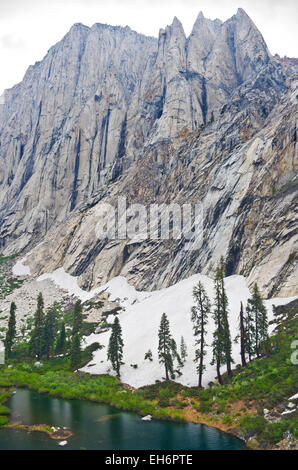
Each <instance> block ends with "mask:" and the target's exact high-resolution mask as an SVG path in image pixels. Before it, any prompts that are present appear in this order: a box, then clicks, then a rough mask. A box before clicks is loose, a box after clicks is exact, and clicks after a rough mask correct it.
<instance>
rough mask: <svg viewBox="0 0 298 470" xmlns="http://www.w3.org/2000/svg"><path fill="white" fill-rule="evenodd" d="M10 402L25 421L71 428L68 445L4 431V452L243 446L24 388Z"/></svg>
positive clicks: (0, 433)
mask: <svg viewBox="0 0 298 470" xmlns="http://www.w3.org/2000/svg"><path fill="white" fill-rule="evenodd" d="M8 406H9V408H10V409H11V411H12V413H13V414H14V415H20V416H21V417H22V419H23V421H24V423H25V424H48V425H50V426H60V427H63V426H67V427H69V428H70V429H71V431H72V432H73V433H74V436H73V437H71V438H70V439H69V440H68V443H67V445H66V446H65V447H60V446H59V445H58V442H57V441H54V440H52V439H50V438H49V437H48V436H47V435H45V434H43V433H39V432H26V431H21V430H12V429H1V430H0V450H23V449H26V450H50V449H53V450H57V449H61V450H67V449H68V450H70V449H72V450H74V449H82V450H84V449H88V450H100V449H102V450H132V449H135V450H206V449H208V450H243V449H244V448H245V445H244V443H243V442H242V441H240V440H239V439H236V438H234V437H233V436H230V435H228V434H226V433H223V432H221V431H218V430H217V429H214V428H210V427H208V426H204V425H200V424H192V423H186V424H185V423H174V422H168V421H158V420H152V421H151V422H146V421H142V420H141V417H140V416H138V415H136V414H134V413H129V412H124V411H119V410H117V409H115V408H112V407H110V406H108V405H102V404H97V403H92V402H87V401H79V400H63V399H56V398H51V397H49V396H47V395H40V394H38V393H35V392H31V391H29V390H23V389H19V390H17V392H16V393H15V394H14V395H13V396H12V397H11V398H10V400H9V402H8Z"/></svg>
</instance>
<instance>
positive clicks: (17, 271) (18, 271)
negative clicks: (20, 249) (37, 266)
mask: <svg viewBox="0 0 298 470" xmlns="http://www.w3.org/2000/svg"><path fill="white" fill-rule="evenodd" d="M29 254H30V253H28V254H27V255H26V256H25V257H24V258H22V259H21V260H19V261H17V262H16V264H15V265H14V266H13V268H12V273H13V275H14V276H30V274H31V271H30V267H29V266H25V265H24V263H25V261H26V260H27V258H28V256H29Z"/></svg>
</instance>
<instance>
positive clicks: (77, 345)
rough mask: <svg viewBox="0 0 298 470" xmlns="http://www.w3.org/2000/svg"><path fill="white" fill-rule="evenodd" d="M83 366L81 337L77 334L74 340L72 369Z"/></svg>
mask: <svg viewBox="0 0 298 470" xmlns="http://www.w3.org/2000/svg"><path fill="white" fill-rule="evenodd" d="M80 364H81V337H80V335H79V334H78V333H77V334H75V335H74V337H73V338H72V343H71V353H70V367H71V368H72V369H77V368H78V367H79V366H80Z"/></svg>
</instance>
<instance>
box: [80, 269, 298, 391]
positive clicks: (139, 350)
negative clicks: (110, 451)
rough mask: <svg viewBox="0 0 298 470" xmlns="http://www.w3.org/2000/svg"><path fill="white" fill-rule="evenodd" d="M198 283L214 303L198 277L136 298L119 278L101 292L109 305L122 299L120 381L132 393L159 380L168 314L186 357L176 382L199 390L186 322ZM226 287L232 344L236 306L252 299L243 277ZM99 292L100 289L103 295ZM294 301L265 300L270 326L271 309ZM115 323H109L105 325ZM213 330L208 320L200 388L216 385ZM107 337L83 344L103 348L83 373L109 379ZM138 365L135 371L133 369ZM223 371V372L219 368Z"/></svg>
mask: <svg viewBox="0 0 298 470" xmlns="http://www.w3.org/2000/svg"><path fill="white" fill-rule="evenodd" d="M198 281H201V282H202V283H203V285H204V286H205V289H206V291H207V293H208V295H209V297H210V298H211V299H213V297H214V291H213V281H212V279H210V278H208V277H207V276H204V275H201V274H196V275H194V276H191V277H189V278H188V279H185V280H182V281H180V282H178V283H177V284H175V285H173V286H171V287H168V288H165V289H161V290H159V291H154V292H138V291H136V290H135V289H134V287H132V286H130V285H129V284H128V283H127V281H126V279H125V278H123V277H116V278H114V279H112V280H111V281H110V282H108V283H107V284H106V285H105V286H103V288H104V289H107V290H108V291H109V292H110V294H111V297H110V299H111V300H114V299H116V298H120V299H121V304H122V305H123V306H124V307H125V311H124V312H122V313H120V315H119V319H120V323H121V326H122V331H123V340H124V350H123V353H124V354H123V360H124V362H125V364H124V365H123V366H122V368H121V380H122V382H124V383H128V384H130V385H132V386H134V387H141V386H143V385H147V384H152V383H154V382H155V381H156V380H163V378H164V369H163V366H162V365H161V364H159V362H158V355H157V346H158V328H159V323H160V318H161V315H162V313H163V312H166V314H167V315H168V318H169V321H170V328H171V333H172V335H173V337H174V339H175V340H176V342H177V344H178V346H179V345H180V339H181V335H182V336H184V339H185V341H186V343H187V347H188V357H187V361H186V364H185V366H184V368H183V375H182V376H181V377H180V378H177V377H176V380H178V381H179V382H181V383H183V384H184V385H188V386H194V385H196V384H197V374H196V365H195V363H194V362H193V358H194V337H193V332H192V323H191V320H190V315H191V314H190V309H191V306H192V305H193V298H192V290H193V287H194V286H195V285H196V284H197V283H198ZM225 286H226V290H227V295H228V299H229V320H230V329H231V335H232V338H233V339H234V338H235V336H236V335H237V334H238V316H239V310H240V301H241V300H242V301H243V303H244V305H246V302H247V299H248V297H249V295H250V293H249V289H248V287H247V285H246V280H245V278H244V277H243V276H236V275H235V276H230V277H227V278H226V279H225ZM103 288H102V289H103ZM293 299H294V297H291V298H286V299H281V298H276V299H270V300H266V301H265V303H266V307H267V310H268V317H269V320H270V319H272V316H273V313H272V305H273V304H274V305H282V304H285V303H287V302H289V301H291V300H293ZM111 320H113V319H112V318H109V321H111ZM213 330H214V324H213V320H212V319H211V318H210V321H209V325H208V337H207V343H208V345H209V347H208V348H207V349H208V352H207V355H206V358H205V361H206V362H205V363H206V371H205V373H204V380H203V383H204V385H207V384H208V382H210V381H212V380H214V378H215V375H216V374H215V368H214V367H213V366H210V361H211V357H212V355H211V347H210V345H211V343H212V333H213ZM109 337H110V331H108V332H106V333H101V334H92V335H91V336H89V337H86V338H85V344H86V345H89V344H91V343H93V342H95V341H97V342H99V343H100V344H102V345H103V346H105V347H104V348H103V349H101V350H99V351H96V352H95V353H94V356H93V360H92V361H91V362H90V363H89V364H88V365H87V366H86V367H84V368H83V369H82V370H83V371H84V372H88V373H91V374H105V373H109V374H112V373H113V372H112V370H111V366H110V364H109V363H108V362H107V345H108V341H109ZM149 349H151V351H152V353H153V362H150V361H149V360H145V359H144V355H145V353H146V352H147V351H148V350H149ZM233 358H234V360H235V363H236V364H237V363H239V362H240V354H239V345H238V344H233ZM132 364H137V365H138V367H137V368H136V369H135V368H133V367H132V366H131V365H132ZM222 370H223V371H224V370H225V369H224V367H223V368H222Z"/></svg>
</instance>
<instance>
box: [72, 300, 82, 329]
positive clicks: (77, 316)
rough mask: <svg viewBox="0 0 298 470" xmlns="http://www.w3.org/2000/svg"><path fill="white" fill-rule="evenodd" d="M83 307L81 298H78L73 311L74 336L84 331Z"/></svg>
mask: <svg viewBox="0 0 298 470" xmlns="http://www.w3.org/2000/svg"><path fill="white" fill-rule="evenodd" d="M82 312H83V307H82V303H81V301H80V300H77V301H76V303H75V307H74V313H73V328H72V336H73V337H74V336H75V335H77V334H79V335H80V334H81V333H82V326H83V315H82Z"/></svg>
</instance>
